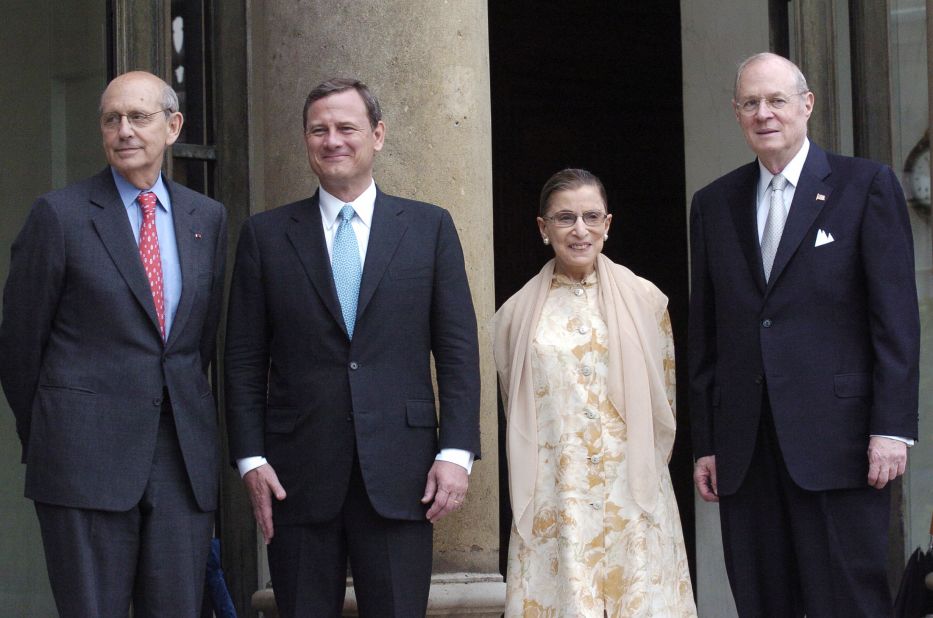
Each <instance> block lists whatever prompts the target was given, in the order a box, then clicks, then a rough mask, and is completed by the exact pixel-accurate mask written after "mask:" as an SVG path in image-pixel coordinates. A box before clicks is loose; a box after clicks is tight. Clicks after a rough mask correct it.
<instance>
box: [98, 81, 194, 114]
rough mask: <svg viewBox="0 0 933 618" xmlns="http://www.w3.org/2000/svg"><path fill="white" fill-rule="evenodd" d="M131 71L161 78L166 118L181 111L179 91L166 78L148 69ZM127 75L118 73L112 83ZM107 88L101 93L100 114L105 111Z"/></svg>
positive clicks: (163, 107)
mask: <svg viewBox="0 0 933 618" xmlns="http://www.w3.org/2000/svg"><path fill="white" fill-rule="evenodd" d="M130 72H131V73H144V74H146V75H149V76H150V77H154V78H155V79H157V80H159V81H160V82H161V83H162V109H163V110H165V117H166V118H169V117H171V115H172V114H174V113H175V112H177V111H180V109H179V108H180V107H181V104H180V103H179V102H178V93H177V92H175V89H174V88H172V87H171V86H169V85H168V83H167V82H166V81H165V80H164V79H162V78H161V77H159V76H158V75H153V74H152V73H149V72H148V71H130ZM125 75H127V74H126V73H123V74H121V75H117V76H116V77H114V78H113V79H112V80H110V84H112V83H113V82H114V81H116V80H118V79H120V78H121V77H123V76H125ZM110 84H107V88H109V87H110ZM107 88H104V91H103V92H102V93H101V94H100V101H99V102H98V103H97V113H98V114H102V113H103V112H104V94H106V93H107Z"/></svg>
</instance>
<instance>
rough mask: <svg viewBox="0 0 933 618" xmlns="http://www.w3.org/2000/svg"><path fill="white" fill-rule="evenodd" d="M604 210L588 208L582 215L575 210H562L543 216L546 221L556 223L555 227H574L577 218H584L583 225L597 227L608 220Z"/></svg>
mask: <svg viewBox="0 0 933 618" xmlns="http://www.w3.org/2000/svg"><path fill="white" fill-rule="evenodd" d="M608 216H609V215H607V214H606V213H604V212H600V211H598V210H588V211H586V212H585V213H583V214H582V215H578V214H577V213H575V212H570V211H569V210H562V211H560V212H557V213H554V214H553V215H550V216H549V217H541V218H542V219H544V220H545V221H550V222H551V223H553V224H554V227H573V226H574V225H576V224H577V219H583V225H585V226H586V227H596V226H598V225H599V224H601V223H602V222H603V221H605V220H606V217H608Z"/></svg>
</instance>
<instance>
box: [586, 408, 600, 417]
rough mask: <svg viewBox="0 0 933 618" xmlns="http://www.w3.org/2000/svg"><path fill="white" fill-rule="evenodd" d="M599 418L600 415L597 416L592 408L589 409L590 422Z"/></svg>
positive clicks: (587, 413) (587, 411) (587, 410)
mask: <svg viewBox="0 0 933 618" xmlns="http://www.w3.org/2000/svg"><path fill="white" fill-rule="evenodd" d="M597 416H598V414H596V411H595V410H593V409H592V408H587V409H586V418H588V419H590V420H593V419H594V418H596V417H597Z"/></svg>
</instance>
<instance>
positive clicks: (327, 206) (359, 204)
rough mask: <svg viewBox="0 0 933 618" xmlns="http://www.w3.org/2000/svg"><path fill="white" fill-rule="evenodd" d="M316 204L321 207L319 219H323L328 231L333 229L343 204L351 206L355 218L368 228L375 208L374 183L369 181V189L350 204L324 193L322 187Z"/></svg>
mask: <svg viewBox="0 0 933 618" xmlns="http://www.w3.org/2000/svg"><path fill="white" fill-rule="evenodd" d="M318 204H320V207H321V217H322V218H323V219H324V227H325V228H326V229H328V230H329V229H331V228H332V227H334V223H336V221H337V216H338V215H339V214H340V210H341V209H342V208H343V206H344V204H350V205H351V206H353V210H355V211H356V216H357V217H359V218H360V221H361V222H362V223H363V225H365V226H366V227H367V228H369V227H371V225H372V222H373V210H374V209H375V207H376V181H375V180H370V182H369V187H367V188H366V190H365V191H363V192H362V193H360V195H359V197H357V198H356V199H355V200H353V201H352V202H344V201H343V200H340V199H338V198H336V197H334V196H333V195H331V194H330V193H328V192H327V191H325V190H324V187H321V188H320V189H319V191H318Z"/></svg>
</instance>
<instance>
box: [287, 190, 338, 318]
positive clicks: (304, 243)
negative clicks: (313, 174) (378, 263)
mask: <svg viewBox="0 0 933 618" xmlns="http://www.w3.org/2000/svg"><path fill="white" fill-rule="evenodd" d="M285 234H286V236H288V240H289V242H290V243H291V244H292V247H294V249H295V251H296V252H297V253H298V259H299V260H300V261H301V264H302V266H303V267H304V270H305V274H306V275H307V276H308V279H310V280H311V285H312V286H313V287H314V289H315V291H316V292H317V295H318V296H319V297H320V299H321V302H322V303H324V306H325V307H327V310H328V311H329V312H330V314H331V316H332V317H333V318H334V320H336V321H337V323H338V324H340V326H341V327H342V328H343V329H344V332H346V325H345V324H344V323H343V313H342V312H341V311H340V301H339V300H337V288H336V287H334V275H333V271H332V270H331V267H330V260H329V259H328V255H327V243H326V242H325V241H324V228H323V227H322V223H321V208H320V206H319V205H318V194H317V193H315V194H314V196H313V197H311V198H310V199H307V200H305V201H304V202H302V203H301V206H300V207H299V208H298V209H297V210H296V211H295V213H294V214H293V215H292V218H291V221H290V222H289V226H288V229H287V230H286V232H285Z"/></svg>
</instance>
